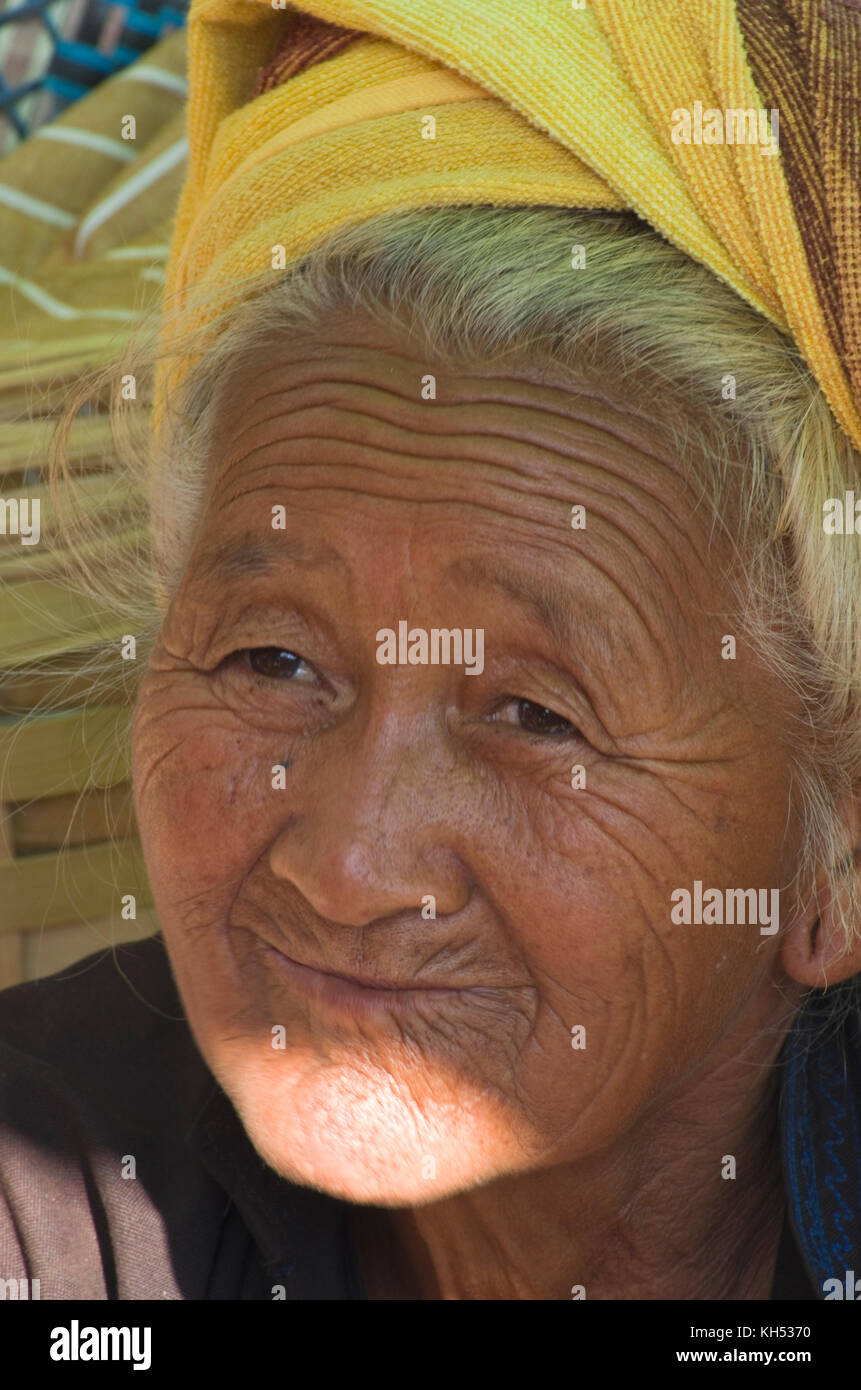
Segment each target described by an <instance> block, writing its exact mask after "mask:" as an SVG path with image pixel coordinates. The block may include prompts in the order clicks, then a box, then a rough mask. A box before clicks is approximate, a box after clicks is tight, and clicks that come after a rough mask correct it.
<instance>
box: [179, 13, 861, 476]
mask: <svg viewBox="0 0 861 1390" xmlns="http://www.w3.org/2000/svg"><path fill="white" fill-rule="evenodd" d="M278 3H279V0H192V5H191V9H190V13H189V80H190V97H189V108H188V133H189V162H188V173H187V178H186V183H185V187H184V190H183V193H182V197H181V199H180V203H179V207H178V212H177V217H176V223H175V232H174V237H173V242H172V246H171V254H170V258H169V262H168V274H167V281H166V286H165V294H166V297H167V298H168V299H169V300H170V301H171V303H172V304H174V303H178V304H181V303H182V302H183V298H184V296H185V295H186V294H187V292H188V291H189V290H191V289H193V288H198V289H204V290H207V289H212V288H215V287H217V286H218V285H227V286H229V285H232V284H241V282H242V281H243V280H245V279H249V278H254V277H257V276H259V275H260V273H261V272H263V271H265V270H266V268H267V267H269V266H271V265H272V257H273V248H274V247H276V246H283V247H284V249H285V252H286V261H287V262H289V261H291V260H293V259H295V258H297V257H299V256H301V255H302V254H303V253H305V252H306V251H308V250H309V249H310V248H311V247H312V246H313V245H314V243H315V242H316V241H318V240H319V239H320V238H321V237H323V236H324V235H325V234H326V233H328V232H330V231H332V230H333V229H335V228H336V227H338V226H340V225H343V224H346V223H351V222H356V221H360V220H364V219H366V218H368V217H371V216H374V215H376V214H379V213H383V212H389V211H394V210H397V209H407V208H415V207H420V206H427V205H439V204H443V203H462V204H466V203H492V204H508V205H512V204H551V205H558V206H565V207H580V208H603V209H610V210H622V209H629V210H633V211H635V212H636V213H638V214H639V215H640V216H641V217H643V218H644V219H646V220H647V221H648V222H649V223H651V225H652V226H653V227H654V228H656V229H657V231H659V232H661V233H662V234H663V235H664V236H666V237H667V238H668V239H669V240H670V241H672V242H673V243H674V244H675V245H677V246H678V247H680V248H681V249H682V250H683V251H685V252H686V253H687V254H688V255H690V256H692V257H693V258H694V259H695V260H697V261H700V262H702V263H703V264H704V265H706V266H708V267H709V268H710V269H711V270H712V271H713V272H714V273H715V274H716V275H718V276H720V277H721V279H723V280H724V281H726V282H727V283H728V284H729V285H731V286H732V287H733V288H734V289H735V290H736V291H737V292H738V293H739V294H740V295H742V296H743V297H744V298H745V299H746V300H747V301H748V302H749V303H750V304H752V305H754V306H755V308H756V309H758V310H759V311H760V312H761V313H762V314H764V315H766V316H767V317H768V318H769V319H770V320H771V321H772V322H773V323H775V324H776V325H777V326H778V327H779V328H781V329H782V330H783V331H785V332H787V333H788V334H790V335H791V336H792V337H793V338H794V340H795V341H796V342H797V344H798V346H799V348H800V350H801V352H802V353H803V355H804V357H805V359H806V360H807V362H808V363H809V365H810V368H811V370H812V371H813V373H814V374H815V376H816V378H817V380H818V381H819V383H820V385H821V386H822V389H823V391H824V392H825V394H826V396H827V399H828V401H829V403H830V405H831V408H832V410H833V411H834V414H835V415H836V417H837V419H838V420H839V422H840V424H841V426H842V427H843V429H844V430H845V431H846V433H847V434H848V435H849V437H850V438H851V439H852V440H853V442H854V443H855V445H856V447H858V448H861V414H859V401H861V187H859V184H861V178H859V170H861V60H860V59H859V54H861V11H859V9H858V8H857V7H856V6H855V4H854V0H649V3H645V0H582V4H581V3H580V2H579V0H574V3H572V0H301V3H300V4H299V5H298V6H294V7H291V8H289V9H287V8H285V7H284V6H283V5H282V6H280V7H276V6H277V5H278ZM300 11H301V12H302V13H300ZM307 16H314V17H316V19H317V20H322V21H327V22H328V23H327V24H317V25H315V24H313V23H312V22H311V21H309V19H308V18H307ZM331 25H337V26H339V28H341V29H349V30H356V31H359V32H358V34H354V35H344V34H339V33H338V32H336V31H334V30H333V29H332V28H331V27H329V26H331ZM291 32H292V34H293V36H294V39H295V43H294V44H293V47H292V49H291V37H290V35H291ZM273 53H275V54H276V61H275V67H276V68H277V65H278V63H279V62H280V63H281V64H282V69H283V75H284V76H285V77H286V80H280V79H279V80H278V85H275V86H271V87H270V89H269V90H259V94H257V95H255V88H258V89H259V88H260V87H261V85H262V86H265V85H266V84H265V81H264V82H263V83H262V84H261V71H262V70H264V69H265V68H266V65H267V63H270V60H272V56H273ZM270 67H271V64H270ZM290 74H292V75H290ZM276 76H277V74H276ZM745 113H748V114H747V115H745ZM774 113H777V114H776V115H775V114H774ZM428 116H433V117H434V118H435V122H436V126H435V138H424V136H425V135H426V134H427V133H428V130H429V129H430V128H431V127H429V126H428V123H427V122H426V121H424V120H423V118H426V117H428ZM763 117H765V118H766V120H767V125H766V123H765V121H764V120H763ZM739 137H741V138H739ZM778 146H779V151H778V148H776V147H778ZM275 273H277V272H276V271H273V274H275ZM199 326H200V328H201V329H204V328H205V314H203V313H201V315H200V324H199ZM187 365H188V364H187V363H185V364H183V363H178V364H174V366H173V367H172V368H171V369H170V370H168V369H166V368H165V369H163V370H162V373H161V379H160V381H159V382H157V397H156V423H158V419H159V418H160V404H159V393H169V392H170V391H171V390H173V389H174V388H175V387H176V385H177V384H178V382H179V381H180V380H181V377H182V374H183V372H184V371H185V370H186V368H187ZM163 399H164V394H162V400H163Z"/></svg>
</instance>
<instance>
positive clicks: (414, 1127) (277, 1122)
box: [217, 1058, 518, 1207]
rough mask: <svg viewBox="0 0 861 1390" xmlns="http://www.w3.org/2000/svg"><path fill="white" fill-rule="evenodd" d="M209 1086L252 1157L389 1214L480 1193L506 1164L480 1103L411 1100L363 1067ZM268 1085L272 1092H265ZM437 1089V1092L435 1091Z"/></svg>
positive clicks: (230, 1071) (261, 1069) (495, 1128)
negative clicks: (232, 1114)
mask: <svg viewBox="0 0 861 1390" xmlns="http://www.w3.org/2000/svg"><path fill="white" fill-rule="evenodd" d="M217 1074H218V1079H219V1081H220V1083H221V1086H222V1088H223V1089H224V1091H225V1092H226V1093H227V1095H228V1096H229V1097H230V1099H231V1101H232V1102H233V1105H234V1107H235V1109H236V1111H237V1114H238V1115H239V1118H240V1120H241V1121H242V1125H243V1128H244V1129H245V1132H246V1134H247V1135H248V1137H249V1139H250V1140H251V1143H252V1144H253V1145H254V1148H255V1149H256V1150H257V1152H258V1153H259V1154H260V1156H261V1158H262V1159H263V1160H264V1161H265V1162H266V1163H268V1164H269V1166H270V1167H271V1168H273V1169H274V1170H275V1171H276V1172H277V1173H279V1174H280V1175H281V1176H282V1177H283V1178H286V1179H287V1180H288V1181H290V1182H295V1183H298V1184H300V1185H302V1186H304V1187H314V1188H317V1189H318V1190H319V1191H322V1192H326V1193H328V1194H330V1195H331V1196H333V1197H339V1198H342V1199H343V1200H345V1201H350V1202H356V1203H359V1204H365V1203H367V1204H369V1205H374V1206H388V1207H407V1206H409V1207H415V1206H423V1205H425V1204H426V1203H428V1202H435V1201H440V1200H442V1199H443V1198H445V1197H450V1196H453V1195H454V1194H456V1193H458V1192H463V1191H467V1190H468V1189H470V1188H473V1187H477V1186H481V1185H483V1184H484V1183H486V1182H488V1181H491V1180H492V1179H493V1178H496V1177H499V1176H501V1175H502V1174H503V1173H505V1172H506V1171H511V1170H512V1169H514V1168H516V1167H517V1166H518V1165H517V1164H516V1163H514V1162H511V1159H509V1162H506V1156H505V1149H506V1148H507V1147H508V1145H507V1144H506V1143H505V1139H506V1134H505V1132H504V1130H501V1123H502V1120H501V1116H500V1115H499V1114H498V1113H496V1112H494V1111H493V1110H492V1109H491V1110H489V1109H488V1103H487V1096H486V1094H485V1095H484V1096H479V1095H477V1094H475V1095H468V1094H464V1095H462V1096H460V1097H459V1098H456V1097H453V1096H451V1095H449V1096H445V1097H443V1096H441V1095H437V1096H434V1095H433V1094H431V1089H432V1086H431V1085H429V1086H428V1088H427V1091H424V1090H423V1091H422V1092H421V1093H417V1092H418V1086H417V1083H416V1080H415V1078H414V1077H411V1078H410V1080H409V1082H407V1081H406V1080H404V1081H403V1082H402V1081H400V1080H399V1079H398V1078H396V1077H393V1076H392V1075H391V1074H389V1073H388V1072H386V1071H383V1070H381V1069H380V1070H378V1069H377V1068H376V1067H374V1066H373V1065H372V1064H369V1063H368V1062H367V1061H365V1062H364V1063H363V1065H362V1066H361V1067H358V1066H351V1065H349V1064H345V1063H344V1062H338V1063H334V1062H329V1063H325V1062H323V1061H322V1060H320V1059H314V1061H313V1062H312V1063H310V1064H308V1063H307V1062H306V1063H305V1065H304V1066H302V1065H297V1066H295V1067H291V1066H290V1063H289V1061H288V1059H286V1058H285V1059H283V1060H282V1062H281V1075H280V1076H279V1077H278V1078H277V1080H275V1079H274V1078H273V1074H272V1068H271V1064H269V1065H263V1066H257V1067H254V1066H239V1067H237V1065H236V1058H234V1059H233V1065H232V1066H228V1067H220V1068H219V1072H218V1073H217ZM273 1081H274V1084H273ZM440 1089H441V1090H442V1089H443V1088H440ZM511 1157H513V1155H512V1156H511Z"/></svg>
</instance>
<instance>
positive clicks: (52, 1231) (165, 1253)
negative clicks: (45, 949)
mask: <svg viewBox="0 0 861 1390" xmlns="http://www.w3.org/2000/svg"><path fill="white" fill-rule="evenodd" d="M216 1089H217V1088H216V1085H215V1082H214V1080H213V1078H212V1077H211V1075H210V1074H209V1073H208V1071H207V1069H206V1066H205V1064H204V1063H203V1060H202V1058H201V1057H200V1055H199V1053H198V1052H197V1050H196V1047H195V1045H194V1042H193V1039H192V1037H191V1034H190V1030H189V1028H188V1025H187V1023H186V1022H185V1019H184V1017H183V1014H182V1008H181V1005H180V1002H179V999H178V997H177V994H176V990H175V987H174V984H173V980H172V976H171V972H170V966H169V962H168V959H167V955H166V952H165V948H164V944H163V942H162V940H161V939H160V938H159V937H153V938H148V939H146V940H144V941H140V942H136V943H134V944H133V945H129V946H122V947H118V948H116V949H115V950H108V951H103V952H99V953H98V954H96V955H93V956H90V957H88V958H87V959H86V960H83V961H80V962H78V963H76V964H75V965H74V966H72V967H70V968H68V969H66V970H64V971H61V972H60V973H59V974H56V975H52V976H50V977H47V978H45V979H40V980H34V981H29V982H27V983H26V984H23V985H16V986H14V987H13V988H12V989H7V990H4V991H2V992H0V1280H2V1281H4V1282H3V1283H2V1286H0V1296H3V1297H10V1296H11V1297H16V1298H17V1297H33V1296H36V1297H42V1298H44V1297H52V1298H64V1297H70V1298H97V1299H103V1298H110V1297H115V1296H117V1293H118V1280H119V1272H118V1268H117V1266H118V1261H122V1263H123V1265H124V1269H125V1270H126V1271H127V1272H128V1271H133V1269H134V1267H135V1263H137V1265H138V1268H139V1274H138V1275H137V1276H135V1275H134V1274H132V1276H131V1288H127V1290H126V1294H125V1296H127V1297H140V1298H175V1297H182V1296H183V1295H182V1294H181V1293H180V1292H179V1291H178V1289H179V1286H178V1281H177V1276H176V1275H175V1274H174V1272H173V1269H172V1261H171V1257H170V1249H169V1246H170V1239H171V1234H170V1227H171V1216H172V1212H173V1210H174V1208H175V1207H176V1203H177V1201H181V1200H188V1201H190V1202H191V1207H192V1210H193V1211H195V1212H196V1214H197V1215H198V1216H200V1215H202V1213H201V1211H200V1206H201V1201H205V1200H206V1198H207V1196H209V1198H210V1201H212V1199H213V1198H214V1196H215V1194H214V1192H212V1191H210V1192H209V1193H208V1192H207V1187H209V1188H210V1189H211V1188H213V1187H214V1185H213V1184H211V1183H210V1184H207V1183H206V1182H205V1181H204V1182H201V1180H200V1176H201V1175H200V1172H199V1165H196V1164H195V1163H194V1162H193V1160H191V1158H190V1155H189V1154H188V1153H187V1152H186V1151H185V1150H184V1146H183V1143H182V1136H183V1135H185V1134H186V1133H187V1131H188V1120H189V1116H190V1115H194V1114H196V1113H198V1112H199V1110H200V1108H201V1105H205V1104H206V1100H207V1097H208V1096H210V1095H211V1094H212V1092H213V1091H214V1090H216ZM195 1169H198V1171H194V1170H195ZM168 1175H169V1183H170V1185H171V1186H172V1188H173V1190H172V1191H168V1190H167V1189H168V1181H167V1179H168ZM223 1205H224V1202H223V1194H221V1207H222V1209H223ZM121 1247H122V1248H121ZM136 1250H137V1252H138V1256H139V1258H138V1259H137V1261H135V1251H136ZM145 1251H147V1252H148V1258H144V1252H145ZM123 1277H124V1278H125V1279H126V1282H127V1284H128V1283H129V1278H128V1273H126V1274H124V1276H123ZM10 1288H11V1290H12V1292H11V1293H10ZM34 1288H35V1290H36V1292H35V1294H34V1293H33V1291H32V1290H33V1289H34ZM133 1288H136V1289H137V1292H133V1291H131V1289H133Z"/></svg>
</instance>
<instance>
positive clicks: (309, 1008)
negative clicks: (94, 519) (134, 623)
mask: <svg viewBox="0 0 861 1390" xmlns="http://www.w3.org/2000/svg"><path fill="white" fill-rule="evenodd" d="M300 8H301V9H302V11H303V12H307V13H303V14H301V15H299V14H296V13H295V12H293V11H291V12H289V13H286V12H285V13H280V12H279V7H278V6H270V5H268V4H263V3H262V0H247V2H246V3H243V4H241V5H240V4H235V3H232V2H231V4H229V5H228V3H227V0H200V3H195V4H194V5H193V6H192V12H191V29H190V44H191V49H190V52H191V73H190V75H191V98H190V107H189V134H190V159H189V170H188V177H187V183H186V187H185V191H184V193H183V197H182V200H181V202H180V206H179V209H178V213H177V220H176V232H175V239H174V243H173V248H172V254H171V262H170V274H169V277H168V284H167V287H166V292H165V297H164V304H163V306H162V316H161V319H160V327H159V331H160V333H161V335H162V336H161V340H160V345H159V347H158V351H157V353H155V354H154V358H155V359H157V360H155V361H154V365H155V369H156V370H155V380H154V396H153V400H154V414H153V444H152V448H151V450H150V451H149V452H148V455H147V459H146V469H147V472H146V485H147V489H148V496H149V507H150V524H151V531H152V536H153V546H152V560H153V570H152V573H151V575H150V581H149V582H150V585H151V589H152V592H154V594H155V602H156V608H155V609H154V612H156V613H157V619H156V620H154V623H153V628H152V639H151V641H149V642H148V643H146V644H145V656H146V659H145V661H143V662H142V663H141V664H142V666H145V670H144V671H143V672H142V675H143V678H142V682H141V687H140V692H139V698H138V703H137V708H136V715H135V723H134V737H133V771H134V786H135V804H136V810H137V816H138V821H139V824H140V829H141V836H142V842H143V847H144V852H145V857H146V863H147V868H148V872H149V876H150V881H151V885H152V890H153V895H154V901H155V903H156V906H157V909H158V913H159V918H160V921H161V924H162V927H163V937H162V936H159V937H156V938H153V939H151V940H148V941H146V942H144V943H141V944H140V945H136V946H133V947H129V948H125V949H123V950H121V951H120V952H119V953H118V954H117V957H116V959H113V958H108V957H106V958H99V959H94V960H93V961H92V962H91V963H90V965H89V967H88V968H87V969H81V968H78V969H77V970H76V971H75V972H72V973H71V974H70V975H69V976H65V977H55V978H54V979H52V980H50V981H47V982H41V983H39V984H37V985H25V986H21V987H19V988H17V989H15V990H13V991H9V992H7V993H6V994H5V995H4V996H3V997H2V1001H0V1020H2V1037H3V1039H4V1043H5V1047H4V1051H3V1054H2V1055H3V1065H2V1078H3V1087H4V1107H5V1114H6V1116H7V1119H6V1129H5V1133H6V1136H7V1137H6V1139H5V1140H4V1143H5V1146H6V1147H5V1152H4V1154H3V1157H2V1159H0V1165H2V1176H3V1183H4V1190H5V1192H6V1200H7V1205H8V1209H9V1211H8V1216H6V1217H5V1218H4V1222H3V1224H2V1225H0V1251H2V1262H3V1269H2V1270H0V1273H3V1274H4V1275H5V1276H6V1277H10V1276H14V1277H17V1278H29V1279H36V1278H38V1279H40V1281H41V1297H42V1298H47V1297H51V1298H61V1297H84V1298H111V1297H120V1298H126V1299H142V1298H185V1299H201V1298H208V1299H215V1298H231V1299H255V1298H256V1299H269V1298H276V1299H277V1298H287V1299H323V1298H326V1299H328V1298H361V1297H367V1298H381V1299H389V1298H415V1299H438V1298H443V1299H481V1298H487V1299H570V1298H572V1297H573V1298H587V1299H598V1300H601V1299H631V1298H635V1299H651V1300H662V1299H678V1298H682V1299H749V1300H767V1299H770V1298H792V1297H800V1298H809V1299H823V1298H829V1297H852V1296H854V1294H853V1293H850V1292H849V1291H848V1289H847V1287H846V1286H847V1281H848V1278H849V1273H850V1272H851V1271H852V1270H853V1269H861V1206H859V1194H861V1166H859V1163H861V1160H859V1157H858V1155H859V1152H861V1124H859V1105H861V1026H859V1021H860V1020H861V1013H859V1005H858V994H857V988H856V987H857V980H858V973H859V972H861V916H859V898H858V886H857V875H858V866H857V861H856V847H857V846H858V843H859V840H861V813H859V802H858V796H857V787H858V778H859V774H861V740H859V732H858V731H859V727H861V726H859V714H861V711H859V699H861V648H859V637H858V633H859V631H861V628H859V611H858V605H859V597H861V574H859V563H858V546H857V540H856V537H855V528H854V518H855V507H854V493H853V488H854V487H855V485H856V483H857V481H858V480H859V477H861V475H859V461H861V460H859V453H858V450H859V449H861V419H859V413H858V400H859V390H861V368H860V367H859V363H861V309H859V304H858V299H857V274H856V279H855V281H853V280H852V267H853V265H854V266H857V257H858V247H859V240H858V238H859V211H858V205H857V200H856V201H854V202H853V201H852V200H851V199H848V197H847V196H846V193H845V190H847V189H848V188H849V187H850V184H851V182H852V181H853V180H857V175H858V159H859V154H858V149H859V146H858V142H857V110H858V107H857V105H855V106H853V103H856V102H857V98H858V96H859V93H858V90H857V81H858V75H857V67H855V68H853V67H852V66H851V63H852V52H853V51H854V46H855V44H856V43H857V42H858V40H859V37H861V33H859V31H861V16H859V15H858V14H857V13H856V12H853V11H851V10H848V9H845V8H844V7H842V6H841V5H839V4H838V3H836V0H835V2H834V3H825V4H816V5H814V4H813V3H807V2H806V0H782V2H781V0H769V3H767V4H762V3H758V4H754V3H753V0H737V3H736V4H734V5H731V4H730V3H729V0H727V3H723V2H721V3H718V4H714V3H712V4H706V3H703V4H698V3H695V0H688V3H685V4H684V5H679V4H676V3H674V4H669V3H667V4H658V5H650V6H648V7H639V6H635V5H627V4H621V3H613V2H612V0H593V2H592V3H590V4H589V5H588V6H587V7H584V8H582V9H581V8H580V7H578V6H571V7H566V6H563V5H559V6H556V7H552V9H553V13H552V16H551V15H550V13H549V11H548V10H547V7H543V6H535V5H534V4H533V3H532V0H522V3H519V4H515V5H511V4H508V5H506V6H504V7H502V6H492V5H491V6H488V5H485V4H482V5H479V4H478V3H475V4H468V5H464V4H463V0H458V2H457V3H455V2H454V0H433V3H427V4H424V3H423V4H421V5H419V4H415V5H413V4H406V3H394V0H392V2H391V3H389V2H388V0H338V3H337V4H336V3H334V0H313V3H312V0H306V3H303V4H302V5H301V7H300ZM646 11H648V12H647V13H646ZM335 21H337V24H336V23H335ZM815 25H819V29H818V31H817V33H818V38H817V42H816V44H814V42H813V39H812V37H811V34H812V30H813V27H814V26H815ZM342 26H350V27H342ZM853 81H854V82H855V84H856V85H855V87H854V88H853V87H852V82H853ZM835 94H836V96H835ZM841 103H842V104H841ZM746 111H747V112H749V113H752V119H750V120H748V119H747V118H746V117H745V115H744V113H745V112H746ZM853 111H854V115H853ZM763 112H764V113H765V114H766V116H767V121H766V122H765V123H764V122H763V121H762V120H761V119H758V115H761V114H762V113H763ZM777 113H779V117H778V115H777ZM802 113H804V114H802ZM740 117H741V118H742V119H739V118H740ZM814 117H815V119H814ZM853 121H854V122H855V124H854V125H853ZM719 136H720V138H718V137H719ZM730 136H731V137H732V138H729V137H730ZM816 141H818V142H819V143H818V146H817V145H816V144H815V143H814V142H816ZM150 365H153V360H151V361H150ZM123 370H126V368H123ZM115 379H116V376H115ZM134 409H140V405H139V404H137V405H136V406H135V407H134ZM859 496H861V493H859ZM838 522H841V524H839V525H838ZM120 582H121V583H123V582H124V583H126V584H130V583H131V579H130V578H129V576H127V575H122V576H120ZM142 635H144V636H145V635H146V634H142ZM141 650H144V648H142V649H141ZM49 1203H53V1205H52V1206H51V1207H50V1210H51V1212H52V1215H51V1218H50V1221H49V1222H46V1220H45V1209H46V1206H47V1204H49ZM70 1251H71V1252H72V1253H71V1254H70V1253H69V1252H70Z"/></svg>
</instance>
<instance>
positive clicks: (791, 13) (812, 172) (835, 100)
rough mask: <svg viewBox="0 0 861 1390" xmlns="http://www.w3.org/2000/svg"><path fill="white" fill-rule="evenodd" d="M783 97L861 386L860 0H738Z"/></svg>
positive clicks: (813, 264)
mask: <svg viewBox="0 0 861 1390" xmlns="http://www.w3.org/2000/svg"><path fill="white" fill-rule="evenodd" d="M736 10H737V13H738V19H739V24H740V26H741V30H742V34H743V36H744V42H745V48H746V50H747V55H748V59H749V62H750V66H751V71H752V73H753V76H754V79H755V81H756V85H757V87H758V88H759V91H760V93H761V95H762V99H763V101H764V103H765V105H766V106H768V107H776V108H777V110H778V113H779V121H780V127H779V129H780V153H781V159H782V161H783V168H784V170H785V173H786V179H787V184H788V186H789V194H790V197H791V199H792V206H793V211H794V213H795V217H796V220H797V222H798V226H799V230H800V232H801V238H802V241H803V243H804V250H805V254H806V256H807V260H808V263H809V265H810V272H811V275H812V276H813V280H814V284H815V286H816V292H817V295H818V297H819V300H820V303H821V304H822V310H823V314H824V316H825V320H826V323H827V326H828V331H829V334H830V336H831V338H832V340H833V342H834V345H835V348H836V349H837V351H838V352H839V353H840V354H841V356H842V357H843V359H844V362H845V365H846V371H847V374H848V376H849V379H850V381H851V383H852V386H853V388H854V390H855V391H856V392H857V393H859V394H861V104H859V100H858V92H859V91H861V0H736Z"/></svg>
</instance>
